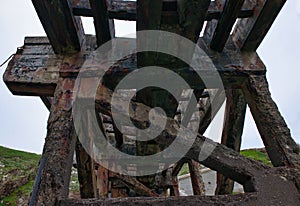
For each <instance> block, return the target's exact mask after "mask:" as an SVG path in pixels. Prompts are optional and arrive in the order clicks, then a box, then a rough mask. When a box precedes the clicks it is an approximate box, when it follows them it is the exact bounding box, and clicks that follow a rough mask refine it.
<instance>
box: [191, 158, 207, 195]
mask: <svg viewBox="0 0 300 206" xmlns="http://www.w3.org/2000/svg"><path fill="white" fill-rule="evenodd" d="M188 165H189V171H190V174H191V182H192V188H193V193H194V195H204V194H205V187H204V182H203V179H202V176H201V165H200V164H199V163H198V162H195V161H194V160H188Z"/></svg>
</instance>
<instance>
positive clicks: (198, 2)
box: [178, 0, 210, 42]
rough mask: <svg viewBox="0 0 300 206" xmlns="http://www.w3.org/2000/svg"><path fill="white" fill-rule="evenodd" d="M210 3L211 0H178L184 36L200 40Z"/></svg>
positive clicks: (192, 39)
mask: <svg viewBox="0 0 300 206" xmlns="http://www.w3.org/2000/svg"><path fill="white" fill-rule="evenodd" d="M209 5H210V0H204V1H203V0H181V1H178V13H179V24H180V27H181V28H182V29H183V31H182V32H183V33H182V34H183V36H184V37H186V38H188V39H190V40H191V41H193V42H197V41H198V39H199V36H200V32H201V30H202V26H203V24H204V21H205V16H206V13H207V10H208V7H209Z"/></svg>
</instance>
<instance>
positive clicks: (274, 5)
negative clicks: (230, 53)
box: [233, 0, 286, 51]
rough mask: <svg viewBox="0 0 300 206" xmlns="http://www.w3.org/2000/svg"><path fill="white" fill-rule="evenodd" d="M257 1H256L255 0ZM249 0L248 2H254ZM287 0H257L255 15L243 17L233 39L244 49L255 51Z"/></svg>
mask: <svg viewBox="0 0 300 206" xmlns="http://www.w3.org/2000/svg"><path fill="white" fill-rule="evenodd" d="M255 2H256V1H255ZM255 2H252V1H250V0H247V1H246V3H247V4H254V3H255ZM285 2H286V0H261V1H257V3H256V6H255V13H254V16H253V17H251V18H247V19H241V20H239V22H238V23H237V25H236V27H235V30H234V32H233V40H234V41H235V43H236V44H237V45H238V46H239V47H240V48H241V50H243V51H255V50H256V49H257V48H258V47H259V45H260V43H261V42H262V41H263V39H264V38H265V36H266V34H267V33H268V31H269V29H270V28H271V26H272V24H273V22H274V21H275V19H276V17H277V15H278V14H279V12H280V10H281V9H282V7H283V5H284V4H285Z"/></svg>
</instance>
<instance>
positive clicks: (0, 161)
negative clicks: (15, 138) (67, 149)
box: [0, 146, 40, 205]
mask: <svg viewBox="0 0 300 206" xmlns="http://www.w3.org/2000/svg"><path fill="white" fill-rule="evenodd" d="M39 159H40V155H37V154H33V153H28V152H22V151H17V150H13V149H8V148H5V147H1V146H0V201H1V202H0V205H26V204H27V202H28V197H29V194H30V191H31V189H32V185H33V182H34V178H35V174H36V169H37V166H38V161H39Z"/></svg>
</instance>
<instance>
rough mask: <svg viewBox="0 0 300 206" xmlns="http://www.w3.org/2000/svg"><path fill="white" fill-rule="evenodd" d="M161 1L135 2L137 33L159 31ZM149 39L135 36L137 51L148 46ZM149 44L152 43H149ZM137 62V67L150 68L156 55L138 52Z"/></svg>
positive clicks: (140, 0) (142, 0)
mask: <svg viewBox="0 0 300 206" xmlns="http://www.w3.org/2000/svg"><path fill="white" fill-rule="evenodd" d="M162 6H163V0H156V1H153V0H137V5H136V10H137V11H136V12H137V21H136V29H137V31H143V30H160V24H161V14H162ZM148 39H150V37H149V36H147V34H145V35H141V34H139V33H138V34H137V49H138V50H139V48H140V45H147V44H149V40H148ZM150 43H151V44H152V43H153V41H152V42H150ZM137 55H138V56H137V62H138V66H139V67H145V66H152V65H155V62H157V59H156V56H157V53H153V52H140V53H138V54H137Z"/></svg>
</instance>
